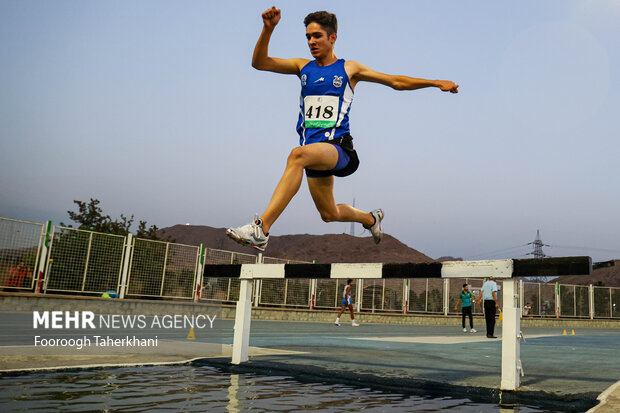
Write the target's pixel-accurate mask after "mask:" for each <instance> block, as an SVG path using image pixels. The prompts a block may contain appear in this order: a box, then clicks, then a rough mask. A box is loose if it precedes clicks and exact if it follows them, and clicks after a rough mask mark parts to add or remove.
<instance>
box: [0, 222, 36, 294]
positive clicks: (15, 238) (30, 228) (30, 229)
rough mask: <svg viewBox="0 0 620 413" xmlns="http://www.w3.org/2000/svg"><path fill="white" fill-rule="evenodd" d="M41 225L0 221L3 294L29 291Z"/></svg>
mask: <svg viewBox="0 0 620 413" xmlns="http://www.w3.org/2000/svg"><path fill="white" fill-rule="evenodd" d="M43 236H44V225H43V224H38V223H35V222H27V221H18V220H14V219H8V218H0V286H2V288H3V289H4V290H17V291H20V290H32V289H33V287H34V280H35V271H36V267H37V263H38V261H39V252H40V250H41V243H42V241H43Z"/></svg>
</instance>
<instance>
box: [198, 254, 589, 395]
mask: <svg viewBox="0 0 620 413" xmlns="http://www.w3.org/2000/svg"><path fill="white" fill-rule="evenodd" d="M591 273H592V259H591V258H590V257H558V258H542V259H541V258H532V259H507V260H485V261H447V262H432V263H397V264H383V263H369V264H344V263H336V264H209V265H205V266H204V273H203V279H204V278H238V279H240V281H241V287H240V292H239V301H238V302H237V312H236V317H235V331H234V341H233V354H232V363H233V364H240V363H243V362H245V361H248V347H249V342H250V323H251V315H252V280H255V279H274V278H297V279H300V278H302V279H326V278H328V279H329V278H331V279H347V278H352V279H380V278H401V279H405V278H488V277H491V276H494V277H495V278H498V279H499V278H501V279H503V284H504V285H503V294H504V295H503V301H504V303H503V304H504V308H503V326H502V375H501V382H500V390H516V389H518V388H519V386H520V376H521V375H523V368H522V365H521V360H520V338H519V337H520V334H521V329H520V318H521V309H520V308H519V303H518V300H517V296H518V295H517V288H516V286H515V280H514V278H516V277H534V276H537V277H552V276H561V275H590V274H591Z"/></svg>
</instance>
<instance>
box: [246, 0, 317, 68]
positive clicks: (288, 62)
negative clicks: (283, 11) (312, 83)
mask: <svg viewBox="0 0 620 413" xmlns="http://www.w3.org/2000/svg"><path fill="white" fill-rule="evenodd" d="M262 17H263V31H262V32H261V34H260V37H259V38H258V42H256V47H254V54H253V55H252V67H254V68H256V69H258V70H267V71H270V72H276V73H284V74H287V75H299V72H300V71H301V68H302V67H304V66H305V65H306V63H308V61H309V60H308V59H301V58H299V59H278V58H277V57H269V39H271V34H272V33H273V29H275V27H276V25H277V24H278V22H279V21H280V17H281V15H280V9H276V8H275V6H274V7H272V8H271V9H269V10H267V11H265V12H264V13H263V14H262Z"/></svg>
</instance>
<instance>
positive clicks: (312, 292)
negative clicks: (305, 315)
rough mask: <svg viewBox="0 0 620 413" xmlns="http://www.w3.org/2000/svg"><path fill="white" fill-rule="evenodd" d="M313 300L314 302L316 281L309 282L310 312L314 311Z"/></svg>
mask: <svg viewBox="0 0 620 413" xmlns="http://www.w3.org/2000/svg"><path fill="white" fill-rule="evenodd" d="M314 300H316V279H312V280H310V310H314Z"/></svg>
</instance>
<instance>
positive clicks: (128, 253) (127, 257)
mask: <svg viewBox="0 0 620 413" xmlns="http://www.w3.org/2000/svg"><path fill="white" fill-rule="evenodd" d="M132 256H133V235H132V234H131V233H129V234H127V237H126V238H125V254H124V262H123V273H122V274H121V285H120V292H119V294H118V297H119V298H120V299H123V298H125V293H126V291H127V275H128V274H129V265H130V263H131V259H132Z"/></svg>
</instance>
